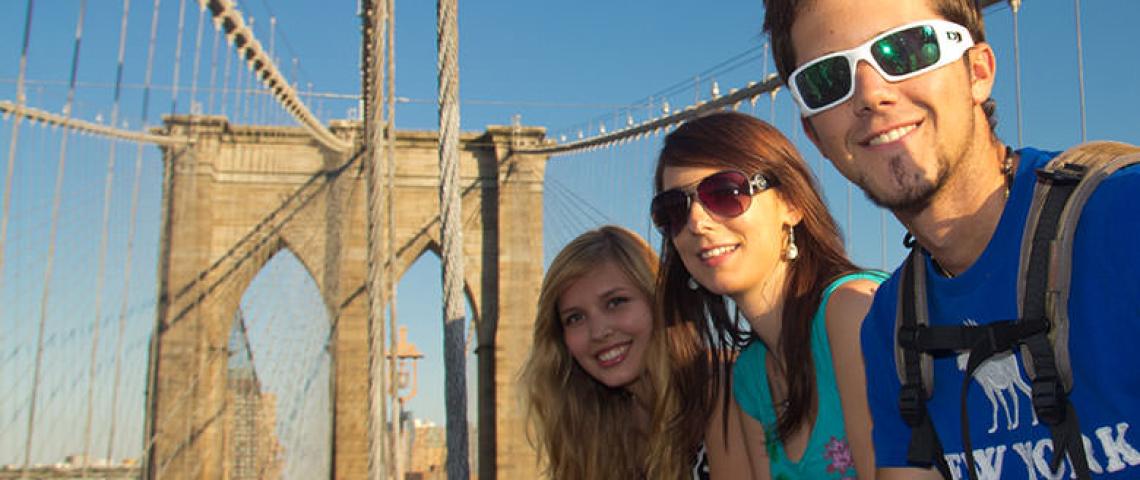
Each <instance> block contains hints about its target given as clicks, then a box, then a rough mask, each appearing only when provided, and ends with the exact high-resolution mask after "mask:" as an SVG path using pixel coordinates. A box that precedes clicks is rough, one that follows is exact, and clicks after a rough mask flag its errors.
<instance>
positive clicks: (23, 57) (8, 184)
mask: <svg viewBox="0 0 1140 480" xmlns="http://www.w3.org/2000/svg"><path fill="white" fill-rule="evenodd" d="M35 3H36V2H35V0H28V9H27V13H26V14H25V15H24V45H23V47H22V48H21V50H20V73H19V75H18V76H17V77H16V106H18V107H21V108H22V107H23V106H24V104H25V103H26V102H27V97H26V96H25V92H24V81H25V80H26V77H27V74H28V44H29V43H30V41H31V34H32V10H33V7H34V6H35ZM23 118H24V116H23V115H13V116H12V138H11V140H9V142H8V168H7V169H6V170H5V174H4V213H3V218H2V219H0V291H3V288H2V287H3V286H4V245H5V243H6V242H7V239H8V213H9V212H10V211H11V206H12V176H13V175H14V174H15V173H16V145H17V144H18V143H19V140H20V121H21V120H22V119H23ZM2 334H3V330H2V329H0V335H2ZM0 338H3V337H0Z"/></svg>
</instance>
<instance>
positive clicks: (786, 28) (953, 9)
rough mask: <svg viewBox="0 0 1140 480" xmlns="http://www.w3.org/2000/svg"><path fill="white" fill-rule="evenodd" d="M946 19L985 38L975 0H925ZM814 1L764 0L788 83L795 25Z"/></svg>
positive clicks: (776, 52) (780, 68) (792, 67)
mask: <svg viewBox="0 0 1140 480" xmlns="http://www.w3.org/2000/svg"><path fill="white" fill-rule="evenodd" d="M926 1H929V2H931V3H932V6H933V7H934V11H936V12H938V14H939V15H941V16H942V17H943V18H944V19H946V20H949V21H951V22H954V23H957V24H959V25H962V26H964V27H966V29H967V30H969V31H970V36H971V37H973V39H974V43H981V42H984V41H986V31H985V25H984V24H983V22H982V15H981V13H980V12H981V11H980V9H979V8H978V7H977V4H976V3H977V2H976V0H926ZM811 2H812V0H764V32H766V33H768V37H769V38H770V39H771V42H772V56H773V58H774V59H775V61H776V70H777V71H778V72H779V73H780V79H781V80H783V81H784V82H785V83H787V81H788V76H790V75H791V74H792V71H793V70H795V69H796V50H795V46H793V45H792V24H794V23H795V21H796V15H797V14H799V11H800V10H801V9H802V8H803V7H805V6H807V5H808V4H810V3H811Z"/></svg>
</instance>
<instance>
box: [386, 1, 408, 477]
mask: <svg viewBox="0 0 1140 480" xmlns="http://www.w3.org/2000/svg"><path fill="white" fill-rule="evenodd" d="M384 3H385V6H386V8H385V10H386V12H387V13H386V15H385V16H386V17H387V25H386V29H387V32H386V34H385V44H386V47H387V48H386V50H385V54H384V60H385V65H386V67H387V70H388V71H387V74H386V75H385V76H384V78H385V85H386V91H385V94H384V100H385V101H386V102H387V104H388V108H387V112H388V116H387V124H386V126H385V128H384V131H385V132H386V133H387V137H386V138H385V139H384V147H385V150H386V154H387V155H386V157H387V159H386V162H385V163H386V164H387V170H388V178H387V182H385V183H386V184H387V188H386V189H385V191H386V192H388V202H387V203H388V212H387V217H388V242H387V243H388V248H387V249H386V251H387V252H388V271H387V276H388V295H387V296H388V338H389V339H390V340H389V348H390V349H391V350H389V351H390V352H392V355H391V356H390V357H389V359H388V385H389V387H388V388H389V389H390V390H391V392H392V408H395V409H396V414H395V415H393V416H392V418H393V419H395V420H394V425H395V426H396V428H395V429H393V431H392V433H393V435H392V436H393V445H394V446H393V448H392V452H393V456H394V457H395V461H394V462H393V466H394V468H395V469H396V476H395V478H397V479H401V478H404V448H403V447H404V444H403V435H402V431H403V427H404V425H403V420H402V418H401V414H402V412H400V411H399V408H400V407H399V405H400V402H399V401H398V399H397V398H396V397H397V395H398V390H399V382H398V381H397V380H398V379H397V377H396V375H397V373H398V372H397V371H396V360H397V359H396V341H397V334H396V332H397V329H396V207H395V199H396V196H395V193H394V192H395V189H396V2H395V1H394V0H384Z"/></svg>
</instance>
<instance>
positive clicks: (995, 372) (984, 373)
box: [958, 319, 1037, 433]
mask: <svg viewBox="0 0 1140 480" xmlns="http://www.w3.org/2000/svg"><path fill="white" fill-rule="evenodd" d="M965 324H966V326H971V327H972V326H977V325H978V323H977V322H975V321H973V320H970V319H967V320H966V321H965ZM969 358H970V355H969V352H962V353H960V354H958V370H959V371H962V372H965V371H966V363H967V362H968V361H969ZM973 378H974V381H975V382H978V385H980V386H981V387H982V391H983V392H985V394H986V398H988V399H989V400H990V404H991V405H992V406H993V424H992V425H991V426H990V429H989V431H988V432H987V433H994V432H996V431H997V428H998V408H999V406H1000V408H1001V410H1002V411H1004V412H1005V422H1006V429H1007V430H1016V429H1017V425H1018V422H1019V420H1020V412H1021V407H1020V405H1021V399H1020V396H1019V395H1018V391H1020V392H1021V393H1024V394H1025V398H1026V403H1027V405H1028V406H1029V411H1030V412H1032V413H1033V424H1034V425H1037V411H1035V410H1034V409H1033V393H1032V390H1030V388H1029V384H1028V383H1026V381H1025V380H1023V379H1022V378H1021V370H1019V369H1018V368H1017V357H1016V356H1015V355H1013V352H1005V353H999V354H997V355H994V356H992V357H990V358H989V359H987V360H986V361H984V362H982V364H981V365H980V366H978V368H977V369H976V370H974V377H973ZM1006 392H1009V401H1008V402H1007V401H1006V395H1005V393H1006ZM1010 403H1013V411H1012V414H1011V412H1010V409H1009V404H1010Z"/></svg>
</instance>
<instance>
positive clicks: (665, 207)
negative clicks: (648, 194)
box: [649, 190, 689, 237]
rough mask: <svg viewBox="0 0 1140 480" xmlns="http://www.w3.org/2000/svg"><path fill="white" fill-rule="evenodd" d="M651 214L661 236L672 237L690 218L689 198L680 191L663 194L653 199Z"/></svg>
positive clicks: (650, 208)
mask: <svg viewBox="0 0 1140 480" xmlns="http://www.w3.org/2000/svg"><path fill="white" fill-rule="evenodd" d="M649 213H650V216H651V217H653V225H655V226H656V227H657V229H658V230H660V231H661V234H662V235H666V236H669V237H672V236H673V235H674V234H675V230H677V229H680V228H681V227H683V226H684V225H685V221H686V217H688V216H689V198H688V196H687V195H685V192H682V191H680V190H669V191H666V192H661V193H660V194H658V195H657V196H656V197H653V203H652V204H651V205H650V207H649Z"/></svg>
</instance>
